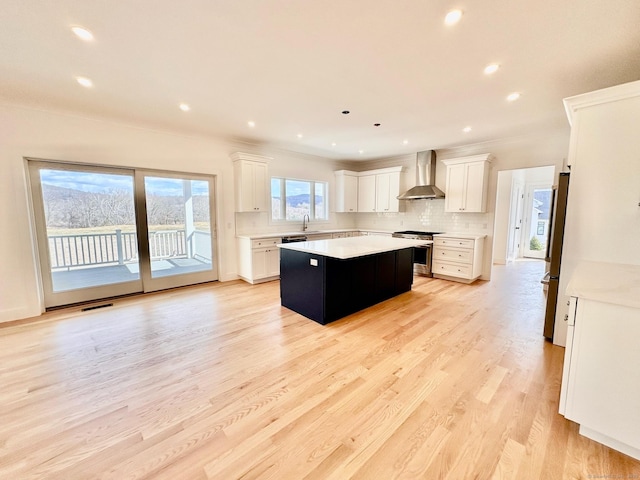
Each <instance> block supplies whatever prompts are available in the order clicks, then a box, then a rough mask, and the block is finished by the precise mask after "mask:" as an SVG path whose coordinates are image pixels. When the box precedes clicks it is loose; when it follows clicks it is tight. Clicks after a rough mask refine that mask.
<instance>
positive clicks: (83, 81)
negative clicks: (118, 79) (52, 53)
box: [76, 77, 93, 88]
mask: <svg viewBox="0 0 640 480" xmlns="http://www.w3.org/2000/svg"><path fill="white" fill-rule="evenodd" d="M76 81H77V82H78V83H79V84H80V85H82V86H83V87H86V88H91V87H93V82H92V81H91V80H90V79H88V78H87V77H76Z"/></svg>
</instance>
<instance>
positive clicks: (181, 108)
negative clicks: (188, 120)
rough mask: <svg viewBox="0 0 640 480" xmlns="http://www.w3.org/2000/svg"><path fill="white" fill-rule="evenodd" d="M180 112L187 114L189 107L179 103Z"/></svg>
mask: <svg viewBox="0 0 640 480" xmlns="http://www.w3.org/2000/svg"><path fill="white" fill-rule="evenodd" d="M180 110H182V111H183V112H188V111H189V110H191V107H190V106H189V105H188V104H187V103H181V104H180Z"/></svg>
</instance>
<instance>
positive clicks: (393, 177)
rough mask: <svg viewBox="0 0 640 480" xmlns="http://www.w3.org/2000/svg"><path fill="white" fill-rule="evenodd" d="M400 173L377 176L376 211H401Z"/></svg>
mask: <svg viewBox="0 0 640 480" xmlns="http://www.w3.org/2000/svg"><path fill="white" fill-rule="evenodd" d="M399 194H400V173H397V172H392V173H381V174H378V175H376V211H377V212H398V211H400V201H399V200H398V195H399Z"/></svg>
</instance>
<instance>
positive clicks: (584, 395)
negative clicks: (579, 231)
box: [565, 298, 640, 458]
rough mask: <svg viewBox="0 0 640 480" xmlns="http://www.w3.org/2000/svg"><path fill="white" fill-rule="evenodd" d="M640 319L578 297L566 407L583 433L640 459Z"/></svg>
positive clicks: (630, 311)
mask: <svg viewBox="0 0 640 480" xmlns="http://www.w3.org/2000/svg"><path fill="white" fill-rule="evenodd" d="M639 317H640V309H637V308H631V307H625V306H621V305H613V304H608V303H601V302H596V301H592V300H587V299H584V298H578V301H577V308H576V314H575V326H574V334H573V342H572V345H571V353H570V354H571V357H570V364H569V373H568V381H567V396H566V406H565V416H566V418H568V419H570V420H573V421H575V422H577V423H579V424H580V433H582V434H583V435H586V436H589V437H590V438H593V439H595V440H597V441H599V442H601V443H605V444H609V446H613V448H616V449H618V450H621V451H624V452H625V453H628V454H629V455H639V456H636V458H640V435H638V432H639V431H640V371H639V370H638V365H640V349H638V338H639V337H640V322H638V318H639ZM611 440H613V441H614V443H615V445H612V444H611ZM607 442H608V443H607ZM624 446H628V447H631V448H632V449H634V450H633V451H626V450H625V449H624V448H623V447H624Z"/></svg>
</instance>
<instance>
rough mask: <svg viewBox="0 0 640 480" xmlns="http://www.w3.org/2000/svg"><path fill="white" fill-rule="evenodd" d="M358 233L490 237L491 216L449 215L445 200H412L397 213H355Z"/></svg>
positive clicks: (484, 214)
mask: <svg viewBox="0 0 640 480" xmlns="http://www.w3.org/2000/svg"><path fill="white" fill-rule="evenodd" d="M357 215H358V218H357V225H358V228H360V229H367V228H369V229H375V230H390V231H396V230H426V231H434V232H436V231H437V232H456V233H479V234H486V235H491V234H492V230H493V214H492V213H449V212H445V211H444V200H439V199H438V200H414V201H408V202H405V211H404V212H400V213H358V214H357Z"/></svg>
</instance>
